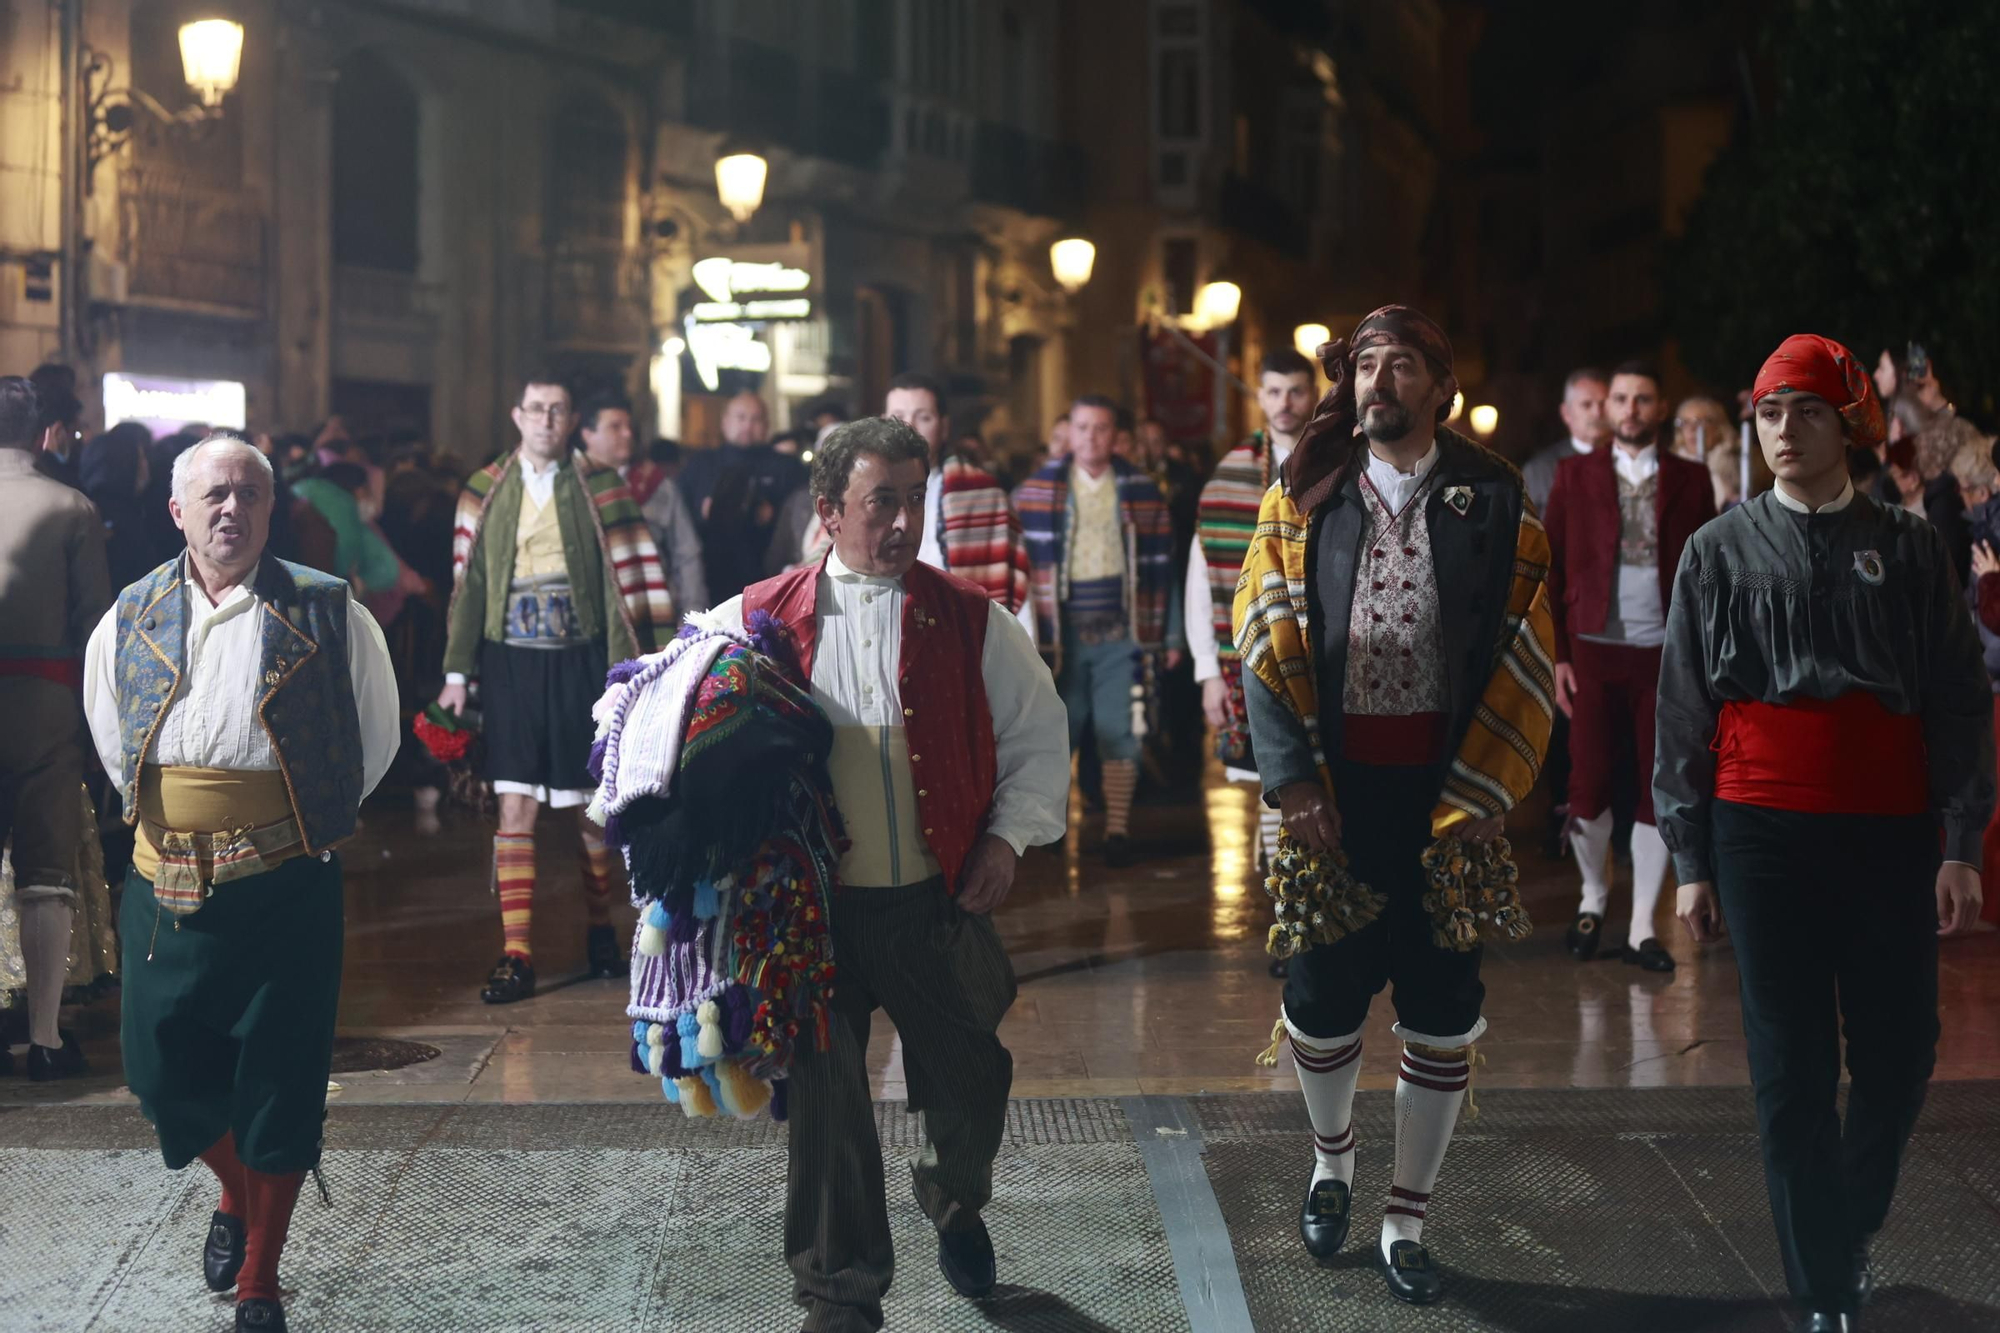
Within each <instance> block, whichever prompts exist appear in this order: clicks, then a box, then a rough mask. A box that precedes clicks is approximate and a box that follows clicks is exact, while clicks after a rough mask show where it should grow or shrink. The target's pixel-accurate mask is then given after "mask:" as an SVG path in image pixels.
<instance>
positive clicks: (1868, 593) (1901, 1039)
mask: <svg viewBox="0 0 2000 1333" xmlns="http://www.w3.org/2000/svg"><path fill="white" fill-rule="evenodd" d="M1751 404H1752V406H1751V414H1752V416H1753V417H1754V419H1755V420H1756V423H1757V438H1758V441H1759V443H1760V444H1761V445H1762V446H1763V450H1764V457H1765V459H1766V461H1768V462H1769V463H1770V465H1771V471H1772V472H1773V473H1775V474H1776V477H1777V481H1776V484H1775V486H1774V487H1773V488H1772V489H1771V490H1769V491H1767V492H1765V493H1764V494H1762V495H1760V496H1758V497H1756V498H1755V499H1753V500H1750V501H1748V502H1747V503H1745V504H1742V505H1739V506H1737V507H1736V508H1735V509H1732V510H1730V511H1729V512H1728V513H1726V514H1724V515H1723V516H1722V517H1720V518H1718V519H1716V520H1715V521H1714V522H1713V523H1710V524H1708V525H1707V526H1706V527H1704V528H1702V529H1701V530H1700V531H1699V532H1697V533H1695V534H1694V536H1693V537H1691V538H1690V539H1689V540H1688V544H1687V549H1686V550H1685V551H1684V552H1683V553H1682V555H1681V560H1680V567H1679V570H1678V571H1677V572H1676V574H1675V575H1674V587H1673V599H1672V604H1671V607H1670V609H1669V611H1668V613H1667V636H1666V646H1665V650H1664V652H1663V654H1662V657H1661V662H1660V684H1659V717H1658V724H1657V725H1658V728H1659V730H1658V734H1657V747H1656V750H1655V756H1654V769H1653V802H1654V806H1655V808H1656V809H1657V810H1658V812H1659V815H1660V834H1661V836H1662V837H1664V838H1665V839H1666V842H1667V846H1668V847H1669V848H1671V849H1672V851H1673V855H1674V867H1675V870H1676V873H1677V875H1678V878H1679V880H1680V893H1679V903H1678V905H1677V912H1678V915H1679V916H1680V918H1681V921H1682V923H1683V924H1684V925H1685V926H1686V927H1687V930H1688V933H1689V934H1690V935H1691V936H1693V938H1694V939H1695V940H1696V941H1698V942H1707V941H1711V940H1715V939H1717V938H1719V937H1720V936H1722V935H1723V934H1724V933H1727V934H1728V935H1729V936H1731V937H1733V939H1734V940H1735V945H1736V967H1737V972H1738V975H1739V984H1740V989H1741V992H1742V1010H1743V1035H1744V1037H1745V1038H1746V1039H1747V1042H1748V1046H1749V1054H1750V1077H1751V1081H1752V1083H1754V1084H1755V1086H1756V1089H1757V1132H1758V1138H1759V1139H1760V1140H1761V1142H1762V1144H1763V1149H1764V1181H1765V1187H1766V1189H1767V1191H1768V1192H1769V1194H1770V1197H1771V1216H1772V1219H1773V1221H1774V1222H1775V1223H1776V1225H1777V1232H1778V1251H1779V1253H1780V1255H1782V1256H1783V1259H1784V1264H1785V1279H1786V1281H1787V1283H1788V1284H1789V1285H1790V1287H1791V1292H1792V1296H1793V1298H1794V1299H1795V1300H1796V1301H1797V1302H1798V1304H1799V1306H1800V1307H1801V1310H1802V1313H1803V1315H1804V1320H1803V1322H1801V1323H1800V1324H1799V1325H1798V1327H1799V1328H1800V1329H1801V1330H1811V1331H1812V1333H1835V1331H1836V1330H1845V1329H1849V1328H1852V1327H1853V1321H1854V1317H1855V1313H1856V1311H1857V1310H1858V1309H1859V1308H1860V1306H1861V1304H1862V1302H1864V1301H1866V1300H1867V1299H1868V1296H1869V1294H1870V1292H1871V1291H1872V1290H1873V1288H1874V1277H1873V1275H1872V1274H1871V1272H1870V1268H1869V1258H1868V1249H1869V1244H1870V1242H1871V1241H1872V1240H1873V1238H1874V1235H1875V1233H1876V1232H1877V1231H1878V1230H1879V1229H1880V1228H1881V1226H1882V1223H1883V1220H1884V1219H1885V1218H1886V1217H1887V1216H1888V1212H1889V1203H1890V1199H1891V1197H1892V1196H1893V1195H1894V1193H1895V1189H1896V1175H1897V1171H1898V1169H1899V1168H1900V1166H1901V1161H1902V1154H1903V1147H1904V1145H1905V1144H1906V1143H1908V1141H1909V1137H1910V1131H1911V1129H1912V1128H1913V1127H1914V1126H1915V1125H1916V1121H1917V1114H1918V1112H1919V1111H1920V1110H1922V1108H1923V1104H1924V1090H1925V1088H1926V1086H1927V1085H1928V1083H1929V1082H1930V1076H1931V1069H1932V1067H1933V1065H1934V1064H1935V1062H1936V1059H1937V1040H1938V937H1939V936H1940V935H1947V934H1952V933H1954V932H1957V931H1961V930H1964V929H1965V928H1966V927H1968V926H1969V925H1971V923H1972V922H1973V921H1974V920H1976V919H1977V918H1978V916H1979V904H1980V898H1981V885H1980V881H1979V860H1980V840H1981V837H1982V835H1983V832H1984V829H1985V827H1986V822H1987V820H1988V819H1989V818H1990V817H1991V816H1992V812H1993V801H1994V779H1993V726H1992V715H1993V692H1992V688H1991V685H1990V683H1989V681H1988V677H1987V674H1986V670H1985V667H1984V664H1983V662H1982V659H1981V654H1980V648H1979V639H1978V636H1977V635H1976V634H1975V632H1974V630H1973V626H1972V618H1971V616H1970V615H1969V614H1968V612H1967V609H1966V605H1965V600H1964V598H1963V597H1962V596H1961V595H1960V593H1959V590H1958V581H1957V578H1956V576H1955V574H1954V573H1953V571H1952V566H1951V557H1950V554H1949V552H1948V550H1947V548H1946V546H1945V543H1944V541H1943V539H1942V538H1940V537H1939V535H1938V532H1937V529H1935V528H1934V527H1932V526H1931V525H1930V524H1929V523H1927V522H1925V521H1924V518H1923V516H1922V515H1921V514H1911V513H1910V512H1909V511H1907V510H1905V509H1901V508H1898V507H1896V506H1893V505H1883V504H1879V503H1877V502H1875V501H1873V500H1871V499H1869V498H1868V497H1867V496H1865V495H1858V494H1856V493H1855V490H1854V485H1853V483H1852V482H1851V481H1850V480H1849V479H1848V472H1847V459H1848V455H1849V451H1850V450H1862V449H1871V448H1874V447H1876V446H1878V445H1880V444H1881V443H1882V439H1883V434H1884V431H1883V423H1882V405H1881V402H1880V400H1879V399H1877V398H1876V396H1875V386H1874V384H1873V383H1872V382H1871V381H1870V379H1869V377H1868V373H1867V371H1866V370H1865V369H1863V367H1862V366H1861V365H1860V363H1859V362H1857V361H1856V360H1855V357H1854V354H1853V353H1852V352H1850V351H1848V350H1847V348H1845V347H1843V346H1841V345H1840V344H1839V343H1837V342H1834V341H1833V340H1832V339H1830V338H1822V337H1818V336H1816V335H1813V334H1795V335H1793V336H1792V337H1790V338H1787V339H1785V341H1784V342H1783V343H1781V344H1780V345H1779V347H1778V349H1777V350H1776V351H1775V352H1773V353H1772V354H1771V356H1770V359H1769V360H1767V361H1766V362H1765V363H1764V366H1763V369H1762V370H1760V371H1759V372H1758V374H1757V379H1756V382H1755V384H1754V386H1753V387H1752V389H1751ZM1843 1028H1844V1030H1845V1035H1846V1038H1847V1041H1846V1051H1845V1054H1846V1065H1847V1069H1848V1072H1849V1073H1850V1074H1851V1075H1852V1081H1851V1084H1850V1086H1849V1088H1848V1094H1847V1108H1846V1116H1845V1118H1844V1119H1843V1118H1842V1116H1841V1114H1840V1107H1839V1104H1838V1093H1839V1086H1840V1072H1841V1056H1842V1049H1841V1035H1842V1030H1843Z"/></svg>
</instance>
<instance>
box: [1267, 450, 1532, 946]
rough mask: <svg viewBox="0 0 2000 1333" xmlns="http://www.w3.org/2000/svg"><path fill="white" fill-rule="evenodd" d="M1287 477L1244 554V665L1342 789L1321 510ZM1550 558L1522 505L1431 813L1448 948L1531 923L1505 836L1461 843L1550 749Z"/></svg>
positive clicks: (1436, 896)
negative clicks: (1323, 697)
mask: <svg viewBox="0 0 2000 1333" xmlns="http://www.w3.org/2000/svg"><path fill="white" fill-rule="evenodd" d="M1472 447H1477V446H1472ZM1283 480H1284V484H1281V485H1278V486H1274V487H1272V488H1271V490H1270V491H1269V492H1268V493H1267V494H1266V495H1265V496H1264V502H1263V505H1262V507H1261V509H1260V511H1259V513H1258V519H1257V532H1256V536H1255V537H1254V538H1253V539H1252V541H1251V544H1250V549H1249V552H1248V553H1247V555H1246V557H1245V560H1244V566H1243V577H1242V580H1241V582H1240V583H1239V584H1238V585H1237V589H1236V599H1235V617H1236V624H1237V626H1238V629H1237V635H1236V646H1237V651H1238V653H1239V654H1240V655H1241V658H1242V663H1243V668H1244V670H1245V671H1247V672H1249V673H1250V674H1252V675H1255V676H1256V678H1257V679H1258V680H1259V681H1261V682H1262V683H1263V684H1264V685H1265V686H1266V687H1268V688H1269V689H1270V690H1271V692H1272V693H1273V694H1274V695H1276V696H1277V698H1278V699H1279V700H1280V701H1281V702H1282V703H1283V704H1284V705H1285V707H1286V709H1287V710H1288V711H1289V712H1290V713H1291V714H1292V716H1293V717H1294V718H1296V719H1297V721H1298V722H1299V724H1300V726H1301V727H1302V728H1303V730H1304V732H1305V735H1306V737H1307V740H1308V742H1309V744H1310V745H1311V747H1312V753H1313V758H1314V760H1315V761H1316V762H1317V764H1318V766H1319V775H1320V781H1321V782H1322V783H1323V784H1325V786H1326V789H1327V791H1328V793H1329V794H1331V793H1332V791H1333V776H1332V773H1331V771H1330V769H1329V767H1328V765H1327V761H1326V755H1325V752H1324V750H1323V748H1322V743H1321V739H1320V736H1321V729H1320V704H1319V699H1318V686H1317V672H1316V671H1315V668H1314V663H1313V658H1312V650H1311V646H1310V644H1311V638H1310V627H1309V624H1308V611H1309V595H1308V574H1309V571H1310V569H1311V564H1312V560H1313V552H1312V550H1311V542H1310V537H1309V534H1310V531H1311V528H1310V524H1311V517H1312V510H1311V507H1310V506H1309V507H1306V508H1302V507H1301V505H1300V503H1299V501H1298V499H1297V498H1296V497H1295V494H1294V492H1293V491H1292V490H1291V489H1290V483H1291V482H1292V480H1293V478H1292V477H1291V476H1289V475H1288V476H1287V477H1285V478H1284V479H1283ZM1300 494H1302V495H1306V496H1312V495H1315V494H1317V495H1318V496H1319V497H1320V498H1321V500H1322V502H1323V500H1324V498H1325V496H1326V494H1327V488H1326V487H1325V486H1324V485H1315V486H1311V487H1309V488H1307V489H1306V490H1305V491H1302V492H1300ZM1548 566H1549V540H1548V534H1547V533H1546V532H1545V531H1544V530H1543V528H1542V523H1541V520H1540V519H1539V518H1538V517H1536V515H1535V512H1534V507H1533V506H1532V505H1530V504H1526V503H1523V504H1522V506H1521V518H1520V521H1519V524H1518V526H1517V529H1516V536H1515V543H1514V571H1513V577H1512V580H1511V582H1510V584H1509V591H1508V597H1507V608H1506V613H1505V615H1504V617H1502V618H1501V619H1500V626H1501V628H1500V633H1499V635H1498V641H1497V642H1496V643H1495V644H1494V648H1493V656H1492V662H1493V666H1492V670H1491V673H1490V674H1489V675H1488V677H1487V680H1486V683H1485V685H1484V687H1483V689H1482V690H1481V693H1480V696H1479V699H1478V702H1477V703H1476V705H1475V706H1474V708H1473V713H1472V718H1471V722H1470V724H1469V725H1468V726H1467V728H1466V730H1465V734H1464V735H1463V736H1462V737H1460V738H1459V739H1458V748H1457V751H1456V753H1455V754H1454V755H1453V757H1452V760H1451V765H1450V768H1449V770H1448V771H1447V773H1446V775H1445V780H1444V785H1443V789H1442V791H1441V792H1440V794H1439V797H1438V803H1437V805H1436V806H1435V807H1434V808H1433V810H1432V811H1431V833H1432V836H1433V838H1435V839H1436V841H1435V842H1434V843H1433V844H1432V845H1431V846H1430V848H1428V849H1427V850H1426V851H1425V852H1424V853H1423V859H1424V866H1425V870H1426V874H1427V881H1428V883H1429V884H1430V885H1431V888H1432V891H1431V892H1430V893H1428V894H1426V895H1425V906H1426V908H1427V909H1428V910H1429V913H1430V915H1431V918H1432V922H1433V927H1434V931H1435V934H1436V937H1437V943H1438V944H1439V945H1440V946H1441V947H1447V948H1454V949H1469V948H1471V947H1473V945H1474V944H1475V943H1476V942H1477V941H1478V939H1479V937H1481V936H1483V935H1487V934H1490V933H1493V932H1494V931H1495V930H1496V929H1497V930H1498V931H1500V932H1501V933H1504V934H1505V935H1507V936H1509V937H1512V938H1519V937H1520V936H1522V935H1525V934H1526V933H1527V932H1528V930H1529V928H1530V927H1529V925H1528V921H1527V915H1526V913H1525V912H1524V911H1522V910H1521V909H1520V906H1519V899H1518V896H1515V895H1514V884H1515V879H1516V872H1515V868H1514V866H1513V864H1512V861H1511V859H1509V855H1510V853H1509V851H1508V849H1507V848H1506V846H1505V840H1504V839H1500V840H1496V842H1495V844H1494V845H1493V848H1492V849H1484V848H1481V849H1474V848H1470V847H1468V846H1466V845H1464V844H1462V843H1461V841H1460V838H1459V834H1460V832H1461V831H1462V830H1463V828H1464V826H1466V825H1468V824H1471V823H1473V822H1475V821H1478V820H1483V819H1489V818H1493V817H1497V816H1500V815H1504V814H1506V812H1507V811H1508V810H1510V809H1512V808H1513V807H1514V806H1515V804H1517V803H1518V802H1519V801H1520V800H1521V798H1522V797H1524V796H1526V795H1527V794H1528V791H1529V789H1530V788H1532V787H1533V786H1534V784H1535V778H1536V776H1537V774H1538V773H1539V772H1540V770H1541V761H1542V757H1543V756H1544V755H1545V754H1546V753H1547V752H1548V744H1549V732H1550V729H1551V726H1552V724H1553V719H1554V712H1555V710H1554V699H1555V666H1554V663H1555V626H1554V621H1553V618H1552V617H1551V616H1550V614H1549V600H1548V589H1547V586H1546V581H1547V577H1548ZM1335 706H1336V707H1337V706H1338V701H1337V700H1336V701H1335ZM1496 852H1497V855H1496V854H1495V853H1496Z"/></svg>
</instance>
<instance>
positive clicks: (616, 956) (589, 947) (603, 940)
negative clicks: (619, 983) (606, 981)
mask: <svg viewBox="0 0 2000 1333" xmlns="http://www.w3.org/2000/svg"><path fill="white" fill-rule="evenodd" d="M583 948H584V954H585V955H586V956H587V957H588V958H589V959H590V975H591V976H592V977H622V976H625V975H627V968H626V966H625V958H624V956H623V955H622V954H620V953H619V952H618V937H617V936H616V935H615V934H613V933H612V931H611V927H609V926H592V927H591V928H590V933H589V934H588V935H586V936H585V937H584V946H583Z"/></svg>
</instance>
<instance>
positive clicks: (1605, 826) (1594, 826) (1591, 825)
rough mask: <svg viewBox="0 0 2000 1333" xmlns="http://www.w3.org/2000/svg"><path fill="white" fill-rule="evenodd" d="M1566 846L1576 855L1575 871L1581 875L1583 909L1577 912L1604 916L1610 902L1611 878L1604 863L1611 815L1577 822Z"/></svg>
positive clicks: (1572, 827)
mask: <svg viewBox="0 0 2000 1333" xmlns="http://www.w3.org/2000/svg"><path fill="white" fill-rule="evenodd" d="M1569 845H1570V848H1571V850H1573V851H1574V852H1575V853H1576V868H1577V869H1578V870H1580V871H1582V872H1583V906H1582V908H1581V909H1580V910H1582V911H1585V912H1595V913H1596V914H1597V915H1599V916H1603V915H1604V907H1605V904H1606V903H1608V902H1610V901H1611V878H1610V875H1609V873H1608V869H1607V862H1608V861H1609V860H1610V858H1611V812H1610V811H1609V810H1605V811H1602V812H1600V813H1599V814H1598V816H1597V817H1596V818H1595V819H1579V820H1577V821H1576V822H1575V823H1574V824H1572V825H1571V826H1570V835H1569Z"/></svg>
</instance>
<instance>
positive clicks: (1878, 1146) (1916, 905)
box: [1712, 801, 1939, 1313]
mask: <svg viewBox="0 0 2000 1333" xmlns="http://www.w3.org/2000/svg"><path fill="white" fill-rule="evenodd" d="M1712 832H1713V838H1714V855H1715V867H1716V892H1717V893H1718V894H1719V895H1720V897H1721V899H1722V914H1723V918H1724V920H1725V921H1726V923H1727V924H1728V927H1729V933H1730V935H1732V936H1733V937H1734V938H1735V941H1736V965H1737V969H1738V972H1739V973H1740V975H1741V977H1742V994H1743V1035H1744V1036H1745V1037H1746V1038H1747V1039H1748V1040H1749V1047H1750V1076H1751V1080H1752V1082H1753V1083H1754V1084H1755V1085H1756V1089H1757V1132H1758V1135H1759V1137H1760V1138H1761V1139H1762V1141H1763V1148H1764V1179H1765V1184H1766V1186H1767V1188H1768V1189H1769V1191H1770V1195H1771V1215H1772V1218H1773V1220H1774V1221H1775V1222H1776V1223H1777V1227H1778V1249H1779V1251H1780V1252H1781V1253H1782V1254H1783V1255H1784V1260H1785V1279H1786V1281H1787V1282H1788V1283H1790V1285H1791V1289H1792V1295H1793V1296H1794V1297H1795V1298H1797V1300H1798V1301H1799V1303H1800V1304H1801V1305H1802V1306H1804V1307H1805V1308H1806V1309H1808V1310H1819V1311H1826V1312H1829V1313H1833V1312H1846V1313H1852V1312H1853V1310H1854V1300H1853V1297H1852V1295H1851V1294H1850V1293H1849V1285H1850V1283H1851V1281H1852V1277H1853V1262H1854V1260H1853V1253H1854V1247H1855V1245H1856V1244H1858V1243H1860V1242H1862V1241H1864V1240H1866V1239H1867V1238H1868V1237H1870V1236H1872V1235H1874V1233H1875V1232H1876V1231H1878V1230H1879V1229H1880V1228H1881V1226H1882V1221H1883V1219H1884V1218H1885V1217H1887V1216H1888V1213H1889V1200H1890V1197H1891V1196H1892V1195H1893V1194H1894V1193H1895V1191H1896V1173H1897V1170H1898V1168H1899V1167H1900V1165H1901V1162H1902V1155H1903V1145H1904V1144H1905V1143H1906V1142H1907V1141H1908V1140H1909V1137H1910V1130H1911V1129H1912V1128H1913V1127H1914V1126H1915V1124H1916V1122H1917V1113H1918V1112H1919V1111H1920V1110H1922V1109H1923V1104H1924V1089H1925V1086H1926V1085H1927V1084H1928V1082H1929V1080H1930V1076H1931V1069H1932V1067H1933V1066H1934V1065H1935V1064H1936V1060H1937V1038H1938V973H1937V968H1938V943H1937V910H1936V897H1935V892H1934V890H1935V885H1936V880H1937V869H1938V860H1939V853H1938V835H1937V823H1936V821H1935V820H1934V819H1932V818H1931V817H1930V816H1928V815H1915V816H1907V817H1890V816H1856V815H1807V814H1795V813H1791V812H1789V811H1782V810H1765V809H1761V808H1759V807H1756V806H1748V805H1737V804H1733V803H1731V802H1728V801H1717V802H1715V805H1714V813H1713V816H1712ZM1843 1027H1844V1028H1845V1031H1846V1036H1847V1071H1848V1073H1849V1075H1850V1076H1851V1079H1852V1082H1851V1085H1850V1087H1849V1089H1848V1095H1847V1119H1846V1122H1845V1123H1844V1124H1843V1123H1842V1121H1841V1119H1840V1116H1839V1114H1838V1111H1837V1110H1836V1107H1835V1101H1834V1099H1835V1094H1836V1092H1837V1090H1838V1087H1839V1083H1840V1057H1841V1050H1840V1038H1841V1029H1842V1028H1843Z"/></svg>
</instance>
